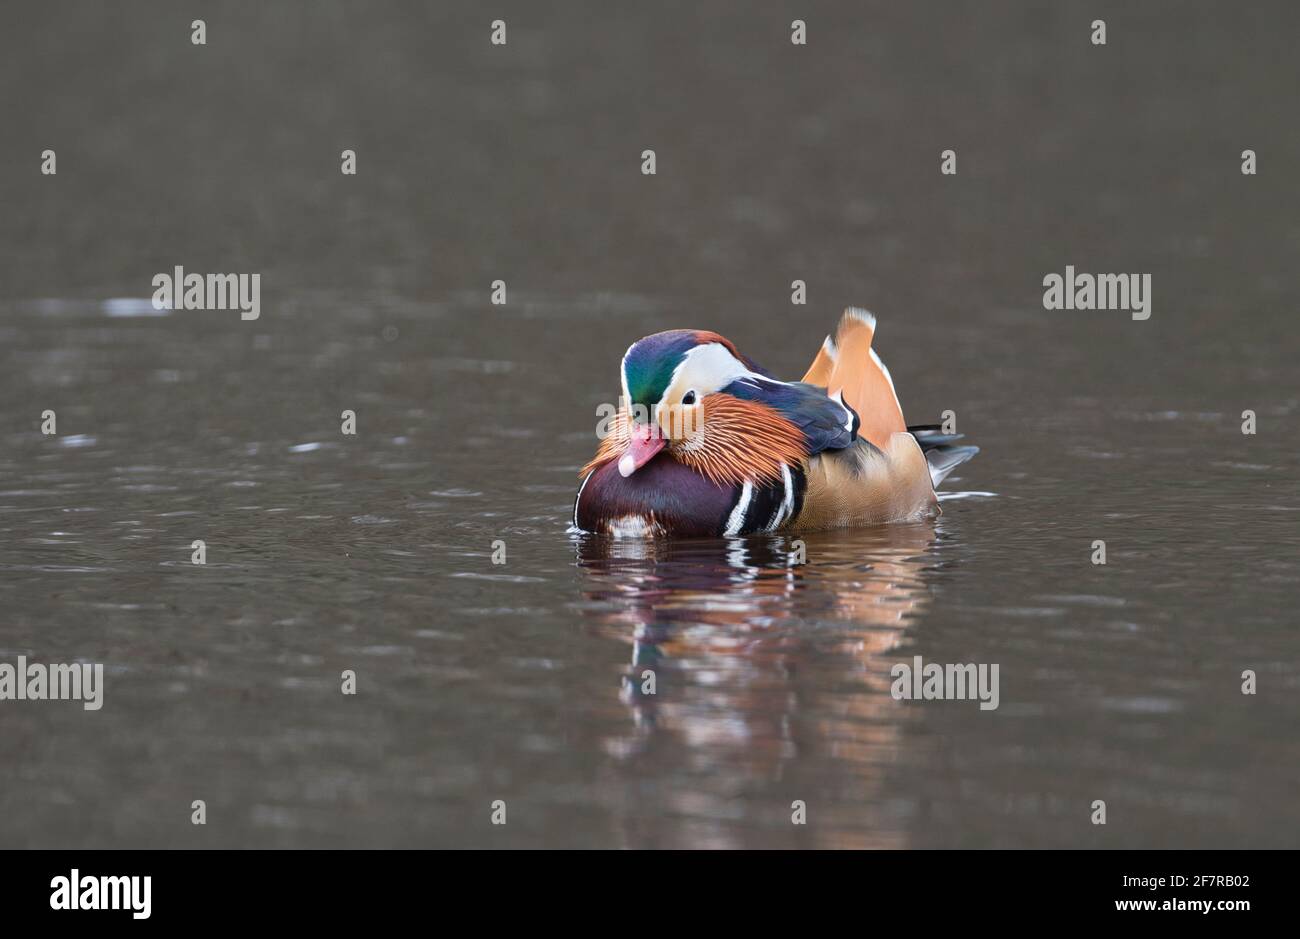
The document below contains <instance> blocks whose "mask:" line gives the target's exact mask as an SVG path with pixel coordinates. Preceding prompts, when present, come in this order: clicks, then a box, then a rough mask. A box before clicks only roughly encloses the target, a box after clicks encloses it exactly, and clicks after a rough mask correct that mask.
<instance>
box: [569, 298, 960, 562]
mask: <svg viewBox="0 0 1300 939" xmlns="http://www.w3.org/2000/svg"><path fill="white" fill-rule="evenodd" d="M875 331H876V318H875V317H874V316H872V315H871V314H870V313H867V312H866V311H865V310H857V309H849V310H846V311H845V312H844V315H843V316H842V317H841V319H840V322H839V326H838V327H837V328H836V331H835V335H834V336H833V337H832V336H827V337H826V341H825V342H824V343H823V344H822V347H821V349H820V350H819V351H818V353H817V357H816V358H815V359H814V360H813V363H812V366H811V367H810V368H809V369H808V373H807V374H806V375H804V377H803V380H802V381H797V382H786V381H780V380H778V379H776V378H773V377H772V376H771V375H770V374H769V373H768V372H767V371H765V370H764V369H762V368H760V367H759V366H758V365H757V364H755V363H754V362H753V360H751V359H749V358H748V357H747V356H745V355H743V354H741V353H740V352H739V351H738V350H737V349H736V347H735V345H733V344H732V343H731V342H730V341H729V340H727V339H725V338H723V337H722V336H720V335H718V334H717V333H713V332H707V331H701V330H691V329H674V330H669V331H668V332H662V333H655V334H654V335H653V336H647V337H645V338H644V339H639V340H637V341H636V342H634V343H632V345H631V346H630V347H629V348H628V350H627V353H626V354H625V355H624V356H623V365H622V379H623V398H622V402H621V407H620V410H619V413H618V416H617V417H616V418H615V420H614V422H613V427H612V432H611V433H609V434H608V435H607V436H606V437H605V438H604V439H603V440H602V441H601V444H600V448H599V450H598V451H597V453H596V456H595V457H594V458H593V459H592V461H591V462H590V463H588V464H587V465H586V466H584V467H583V468H582V471H581V473H580V476H581V477H582V485H581V487H580V488H579V490H578V495H577V499H576V500H575V502H574V506H573V524H574V526H575V527H577V528H579V529H581V530H583V531H587V532H597V533H602V534H608V535H614V536H616V537H629V536H630V537H653V536H658V535H675V536H687V537H689V536H728V537H729V536H736V535H749V534H754V533H759V532H775V531H781V532H808V531H818V530H822V529H829V528H848V527H854V526H860V525H876V524H883V523H887V522H903V521H913V520H917V519H921V518H928V517H932V516H935V515H938V514H939V504H938V499H937V498H936V497H935V494H934V487H935V486H937V485H938V484H939V483H940V481H941V480H942V479H943V478H944V477H945V476H947V475H948V473H950V472H951V471H952V470H953V468H954V467H956V466H957V465H958V464H960V463H963V462H965V461H966V460H968V459H970V458H971V457H972V456H974V455H975V454H976V453H978V452H979V448H978V447H970V446H953V442H954V441H955V440H957V439H959V438H960V437H961V435H960V434H943V433H941V432H940V430H939V428H938V427H936V426H932V425H927V426H919V427H908V426H907V425H906V423H904V421H903V409H902V407H901V406H900V405H899V403H898V396H897V394H895V392H894V382H893V379H891V378H890V376H889V369H887V368H885V363H884V362H882V361H881V360H880V356H879V355H877V354H876V351H875V350H874V349H873V348H872V347H871V341H872V338H873V337H874V335H875Z"/></svg>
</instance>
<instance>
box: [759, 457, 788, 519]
mask: <svg viewBox="0 0 1300 939" xmlns="http://www.w3.org/2000/svg"><path fill="white" fill-rule="evenodd" d="M781 482H782V484H783V485H784V486H785V494H784V495H783V496H782V497H781V504H780V505H778V506H777V507H776V511H775V512H773V513H772V517H771V519H769V520H768V523H767V525H766V526H764V528H763V531H776V530H777V529H778V528H780V527H781V525H782V523H783V522H785V520H786V518H787V517H788V516H789V514H790V512H791V510H792V509H793V508H794V481H793V480H791V478H790V467H789V466H788V465H787V464H785V463H782V464H781Z"/></svg>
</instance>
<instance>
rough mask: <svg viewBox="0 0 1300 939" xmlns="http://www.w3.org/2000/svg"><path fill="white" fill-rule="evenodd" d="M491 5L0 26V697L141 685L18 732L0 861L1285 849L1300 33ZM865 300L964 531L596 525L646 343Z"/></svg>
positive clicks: (967, 11) (27, 8) (98, 12)
mask: <svg viewBox="0 0 1300 939" xmlns="http://www.w3.org/2000/svg"><path fill="white" fill-rule="evenodd" d="M498 6H499V7H500V9H499V10H498V9H496V8H494V9H493V10H492V11H491V15H489V14H487V13H484V12H483V11H482V10H481V9H476V8H475V7H474V6H473V5H470V4H464V5H458V6H450V5H446V4H438V5H416V4H395V5H384V4H378V5H376V4H367V5H365V6H364V7H360V6H358V7H356V8H349V7H347V6H344V5H342V4H313V5H311V6H310V7H308V6H303V7H301V8H299V7H297V6H293V7H290V6H284V7H278V8H275V9H272V10H265V9H261V8H260V6H254V5H248V4H221V3H214V4H205V5H204V8H203V11H202V15H204V16H205V17H206V20H207V25H208V44H207V46H205V47H194V46H192V45H191V44H190V41H189V23H190V20H191V19H193V16H194V15H198V14H193V15H192V14H191V13H190V12H184V11H177V10H176V9H175V8H174V5H171V4H158V5H156V6H152V5H143V4H128V5H125V6H122V7H116V6H115V7H113V8H111V9H110V8H101V7H100V6H99V5H93V4H57V3H55V4H35V3H31V4H27V3H21V4H6V5H5V8H4V10H3V12H2V13H0V37H3V38H0V52H3V55H0V87H2V88H3V89H4V97H3V98H0V107H2V110H0V117H2V119H3V126H4V127H5V131H6V132H5V134H4V142H5V145H4V146H3V147H2V148H0V245H3V251H2V252H0V366H2V367H0V402H2V404H0V411H2V412H3V415H4V423H3V427H2V428H0V434H2V435H3V437H2V446H0V611H2V612H0V663H3V662H8V663H13V662H15V660H16V658H17V656H19V655H25V656H27V657H28V658H29V659H31V660H35V661H41V662H68V661H87V662H101V663H103V664H104V666H105V673H106V679H105V681H106V689H105V693H104V706H103V708H102V710H100V711H97V712H87V711H84V710H82V708H81V707H80V705H79V704H76V703H74V702H32V701H24V702H17V701H2V702H0V731H2V732H0V845H3V846H93V847H107V846H132V847H134V846H178V847H180V846H183V847H189V846H202V845H218V846H240V845H248V846H543V845H553V846H601V847H607V846H635V847H645V846H663V847H669V846H693V847H727V846H744V847H769V846H770V847H782V846H873V847H874V846H883V847H895V846H898V847H904V846H907V847H918V846H925V847H929V846H944V847H953V846H960V847H977V846H978V847H987V846H997V847H1036V846H1122V847H1135V846H1155V847H1190V846H1264V845H1267V846H1292V847H1294V846H1296V844H1297V830H1298V825H1300V807H1298V804H1297V801H1296V799H1295V792H1296V788H1295V787H1296V779H1297V777H1298V776H1300V743H1298V742H1297V735H1296V727H1297V717H1298V716H1300V714H1298V712H1300V707H1297V704H1296V700H1297V692H1300V639H1298V638H1297V632H1296V629H1297V620H1296V606H1297V599H1298V597H1300V590H1298V589H1297V580H1298V578H1300V537H1298V525H1300V491H1298V489H1300V487H1297V482H1296V481H1297V479H1298V478H1300V458H1298V456H1297V452H1296V446H1295V443H1294V441H1295V439H1296V438H1295V435H1296V425H1297V412H1298V408H1300V390H1298V389H1300V382H1298V381H1297V378H1300V369H1298V368H1297V366H1296V352H1297V339H1298V338H1300V326H1297V323H1296V318H1295V317H1296V301H1297V295H1298V292H1297V287H1296V278H1295V274H1294V271H1295V258H1296V256H1297V251H1298V250H1300V213H1297V208H1298V205H1297V195H1300V191H1298V190H1297V186H1296V182H1295V180H1296V176H1295V173H1294V168H1295V167H1296V166H1297V161H1298V160H1300V127H1298V126H1297V124H1296V122H1295V120H1294V113H1293V111H1294V104H1295V93H1294V92H1295V88H1296V87H1297V79H1300V64H1298V60H1297V58H1296V57H1295V55H1294V53H1293V50H1292V45H1293V37H1294V36H1295V34H1296V27H1297V25H1300V17H1297V16H1296V14H1295V13H1294V12H1290V11H1289V8H1288V7H1286V6H1282V5H1278V6H1276V7H1269V6H1266V5H1258V6H1257V5H1252V6H1251V7H1250V8H1249V9H1245V10H1242V9H1239V8H1236V7H1234V6H1231V5H1229V4H1216V5H1209V4H1185V3H1180V4H1161V3H1144V4H1142V5H1141V6H1140V8H1136V9H1135V8H1133V7H1132V5H1128V4H1104V3H1103V4H1100V5H1098V4H1096V3H1089V4H1082V5H1079V4H1059V5H1052V6H1051V7H1050V8H1048V7H1045V6H1043V5H1037V4H1035V5H1029V4H1006V3H1003V4H978V5H976V4H972V5H966V6H962V7H960V8H954V7H952V5H948V4H943V5H940V4H890V5H883V4H882V5H858V4H854V5H852V10H848V9H840V7H841V6H843V7H847V6H848V5H838V4H823V3H813V2H808V3H805V4H803V5H802V8H801V10H800V11H799V13H798V15H800V16H802V17H803V18H805V19H806V20H807V21H808V24H809V25H808V34H809V44H808V45H807V46H806V47H794V46H791V45H790V43H789V41H788V36H789V20H790V19H791V18H792V14H790V13H789V12H788V11H785V10H782V11H776V10H775V9H774V10H772V11H762V10H761V7H758V6H756V5H739V4H716V3H706V4H702V5H697V4H655V5H653V6H645V5H643V6H640V7H635V8H634V7H632V6H631V5H625V6H620V7H619V9H617V10H614V9H612V8H609V7H608V5H599V4H593V5H590V6H589V7H588V8H586V9H580V8H578V7H576V6H574V7H568V8H566V9H563V10H549V9H548V10H541V9H538V8H537V7H536V5H535V4H510V3H501V4H499V5H498ZM496 17H501V18H504V19H506V20H507V22H508V30H509V32H508V37H509V42H508V44H507V46H505V47H504V48H500V47H493V46H491V45H490V44H489V42H488V33H489V25H488V24H489V22H490V20H491V19H492V18H496ZM1098 17H1105V18H1106V19H1107V20H1108V26H1109V37H1108V44H1107V45H1106V46H1105V47H1094V46H1092V45H1091V44H1090V42H1089V41H1088V34H1089V27H1088V23H1090V22H1091V20H1092V19H1094V18H1098ZM1248 147H1249V148H1252V149H1255V150H1256V151H1257V153H1258V154H1259V167H1260V170H1259V174H1258V175H1256V176H1243V175H1241V173H1240V170H1239V166H1240V152H1241V150H1243V149H1246V148H1248ZM45 148H52V149H55V150H56V152H57V160H58V163H57V166H58V173H57V175H56V176H52V177H47V176H42V175H40V173H39V165H40V151H41V150H43V149H45ZM344 148H353V149H355V150H356V151H357V162H358V174H357V175H356V176H355V177H349V176H343V175H342V174H340V173H339V152H340V151H341V150H342V149H344ZM646 148H654V149H655V150H656V153H657V158H658V173H657V175H656V176H654V177H645V176H642V175H641V173H640V163H641V157H640V154H641V151H642V150H643V149H646ZM947 148H952V149H955V150H956V151H957V154H958V174H957V175H956V176H955V177H946V176H941V175H940V174H939V171H938V170H939V152H940V151H941V150H943V149H947ZM176 264H182V265H184V266H185V268H186V269H187V270H189V271H197V272H215V271H223V272H224V271H236V272H258V273H260V274H261V275H262V315H261V318H260V319H259V320H257V321H253V322H243V321H241V320H240V317H239V314H238V313H237V312H222V311H194V310H189V311H181V310H177V311H174V312H170V313H166V312H165V311H164V313H163V315H151V314H155V311H153V310H152V309H151V308H150V306H149V304H148V303H147V298H148V297H149V296H150V294H151V292H152V288H151V285H150V283H151V278H152V277H153V275H154V274H155V273H158V272H162V271H170V270H171V269H172V267H173V266H174V265H176ZM1066 264H1073V265H1075V266H1076V267H1077V268H1078V269H1080V270H1083V271H1092V272H1109V271H1125V272H1128V271H1139V272H1149V273H1151V275H1152V280H1153V305H1152V310H1153V312H1152V316H1151V318H1150V319H1149V320H1147V321H1145V322H1135V321H1133V320H1131V319H1130V317H1129V316H1128V314H1127V313H1124V312H1083V311H1071V312H1065V311H1061V312H1049V311H1045V310H1044V309H1043V307H1042V302H1041V294H1042V287H1041V281H1042V277H1043V275H1044V274H1046V273H1049V272H1053V271H1056V272H1061V271H1063V270H1064V267H1065V265H1066ZM498 278H500V279H503V280H505V281H506V282H507V285H508V302H507V303H506V305H504V306H493V305H492V304H491V303H490V301H489V288H490V284H491V282H492V281H493V280H496V279H498ZM795 278H801V279H805V280H806V281H807V282H808V304H807V306H804V307H795V306H792V305H791V304H790V298H789V292H790V288H789V285H790V282H791V281H792V280H793V279H795ZM850 303H852V304H860V305H866V306H869V307H871V308H872V309H873V310H875V312H876V313H877V314H878V316H879V317H880V329H879V340H878V347H879V349H880V350H881V353H882V355H883V356H884V358H885V360H886V361H887V362H888V363H889V366H890V368H891V370H892V372H893V376H894V380H895V382H896V384H897V387H898V389H899V392H900V395H901V397H902V400H903V404H904V408H905V410H906V412H907V416H908V418H909V419H910V420H912V421H914V422H926V421H934V420H937V419H938V416H939V414H940V412H941V411H943V410H945V409H951V410H953V411H955V412H956V415H957V420H958V424H959V429H961V430H962V431H964V432H965V433H966V434H967V435H968V437H969V439H970V440H971V442H974V443H977V444H979V445H980V446H981V447H982V448H983V451H982V453H981V454H980V455H979V456H978V457H977V458H976V459H975V460H974V461H973V462H972V463H970V464H968V465H966V466H964V467H962V468H961V470H960V471H959V474H960V478H954V479H952V480H950V481H949V482H948V483H947V484H946V486H945V489H946V491H948V492H949V493H954V494H956V495H959V496H963V497H960V498H954V497H950V498H947V499H946V500H945V502H944V503H943V507H944V515H943V516H942V518H940V519H939V520H938V521H937V523H934V524H927V525H921V526H898V527H892V528H887V529H881V530H873V531H860V532H851V533H834V534H823V535H817V536H809V537H807V538H806V539H805V540H806V542H807V557H808V561H807V563H806V564H804V565H793V564H792V563H791V560H790V557H789V548H790V545H789V542H788V540H787V539H785V538H782V537H771V538H753V539H747V540H744V541H734V542H708V541H703V542H700V541H696V542H678V543H656V544H649V545H647V544H641V543H636V542H619V543H613V544H611V543H608V542H601V541H599V540H596V539H591V538H587V537H583V536H578V535H574V534H572V533H570V532H569V531H568V530H567V529H568V525H569V521H570V514H571V508H572V497H573V493H574V490H575V487H576V481H577V480H576V470H577V468H578V467H579V466H580V465H581V464H582V463H583V462H584V461H585V460H586V459H587V458H588V457H589V456H590V454H591V452H592V450H593V448H594V446H595V439H594V429H595V423H596V416H595V415H596V408H597V406H598V405H599V404H601V403H602V402H607V401H612V400H613V399H614V397H615V396H616V394H617V390H618V384H617V382H618V379H617V366H618V359H619V356H620V355H621V354H622V352H623V350H624V349H625V348H626V346H627V344H628V343H629V342H630V341H631V340H632V339H635V338H637V337H639V336H641V335H643V334H645V333H647V332H651V331H654V330H658V329H663V328H669V327H679V326H692V327H698V328H708V329H715V330H718V331H720V332H722V333H724V334H725V335H727V336H729V337H730V338H731V339H733V340H734V341H735V342H736V343H737V344H738V345H739V346H740V347H741V348H742V349H743V350H745V351H746V352H748V353H749V354H750V355H752V356H753V357H755V358H756V359H757V360H758V361H760V362H762V363H763V364H764V365H765V366H767V367H768V368H769V369H771V370H773V371H774V372H776V373H777V374H780V375H783V376H786V377H792V376H797V375H798V374H801V373H802V370H803V368H804V367H805V366H806V365H807V363H808V361H809V360H810V359H811V357H812V354H813V353H814V351H815V350H816V348H817V346H818V344H819V343H820V341H821V338H822V336H823V335H824V333H825V331H826V330H827V328H828V327H829V326H830V325H831V323H832V322H833V320H834V318H835V316H836V315H837V313H838V311H839V309H840V308H841V307H842V306H844V305H846V304H850ZM46 409H51V410H54V411H56V413H57V420H58V434H57V435H54V436H43V435H42V434H41V433H40V431H39V426H40V419H41V417H40V416H41V412H42V411H44V410H46ZM344 409H352V410H355V412H356V414H357V421H358V433H357V434H356V435H355V436H344V435H343V434H341V433H340V421H339V415H340V412H341V411H342V410H344ZM1246 409H1251V410H1253V411H1255V412H1256V414H1257V419H1258V433H1257V434H1255V435H1243V434H1242V433H1241V423H1242V418H1241V414H1242V411H1243V410H1246ZM195 539H203V540H204V541H205V542H206V544H207V564H206V565H205V566H195V565H193V564H191V563H190V555H191V548H190V545H191V542H192V541H193V540H195ZM1096 539H1102V540H1104V541H1105V542H1106V545H1107V553H1108V557H1107V561H1108V563H1107V564H1106V565H1105V566H1099V565H1094V564H1093V563H1091V556H1092V553H1093V549H1092V543H1093V541H1094V540H1096ZM495 541H501V542H504V544H505V550H506V563H505V564H493V563H492V553H493V542H495ZM915 655H920V656H922V657H923V659H924V660H925V661H927V662H938V663H966V662H973V663H997V664H998V665H999V667H1000V706H999V707H998V708H997V709H996V710H993V711H981V710H980V709H979V707H978V705H977V703H976V702H973V701H929V702H907V701H895V700H894V699H893V698H892V697H891V696H890V693H889V686H890V667H891V666H892V665H894V664H895V663H898V662H910V661H911V660H912V657H913V656H915ZM345 669H351V670H354V671H355V672H356V674H357V681H358V690H359V693H358V694H357V695H355V696H345V695H343V694H341V693H340V674H341V672H342V671H343V670H345ZM1246 669H1252V670H1254V671H1255V672H1256V674H1257V676H1258V693H1257V694H1256V695H1254V696H1247V695H1243V694H1242V693H1241V684H1242V678H1241V674H1242V672H1243V670H1246ZM647 670H652V671H653V672H654V675H655V677H656V689H655V691H656V693H655V694H654V695H648V694H644V693H642V690H641V686H642V681H643V676H644V675H645V673H646V672H647ZM196 799H202V800H205V802H206V804H207V812H208V823H207V825H206V826H204V827H197V826H194V825H192V824H191V823H190V815H191V811H192V810H191V803H192V802H193V800H196ZM498 799H499V800H503V801H504V802H505V803H506V806H507V824H505V825H504V826H494V825H492V824H491V814H492V809H491V803H492V802H493V801H494V800H498ZM795 800H801V801H803V802H804V803H805V805H806V811H807V824H806V825H802V826H797V825H792V824H791V812H792V809H791V804H792V802H794V801H795ZM1094 800H1104V801H1105V802H1106V806H1107V824H1106V825H1105V826H1097V825H1093V824H1091V822H1090V816H1091V814H1092V803H1093V802H1094Z"/></svg>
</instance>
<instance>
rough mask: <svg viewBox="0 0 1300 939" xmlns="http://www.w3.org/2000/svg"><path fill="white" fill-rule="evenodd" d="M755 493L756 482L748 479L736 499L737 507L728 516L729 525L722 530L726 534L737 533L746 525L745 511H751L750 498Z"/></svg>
mask: <svg viewBox="0 0 1300 939" xmlns="http://www.w3.org/2000/svg"><path fill="white" fill-rule="evenodd" d="M753 495H754V484H753V483H751V482H750V481H749V480H748V479H747V480H745V485H744V488H742V489H741V490H740V498H739V499H737V500H736V507H735V508H734V509H732V510H731V515H730V516H728V518H727V527H726V528H724V529H723V530H722V533H723V534H724V535H727V536H731V535H735V534H737V533H739V531H740V530H741V529H742V528H744V527H745V513H746V512H748V511H749V500H750V498H751V497H752V496H753Z"/></svg>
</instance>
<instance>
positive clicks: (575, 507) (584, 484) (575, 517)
mask: <svg viewBox="0 0 1300 939" xmlns="http://www.w3.org/2000/svg"><path fill="white" fill-rule="evenodd" d="M595 475H596V471H595V470H592V471H591V472H590V473H588V474H587V476H586V478H585V479H583V481H582V485H581V486H579V487H578V498H576V499H574V500H573V527H574V528H578V529H581V527H582V526H581V525H579V524H578V503H579V502H581V501H582V490H584V489H586V488H587V483H589V482H591V477H593V476H595Z"/></svg>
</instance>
